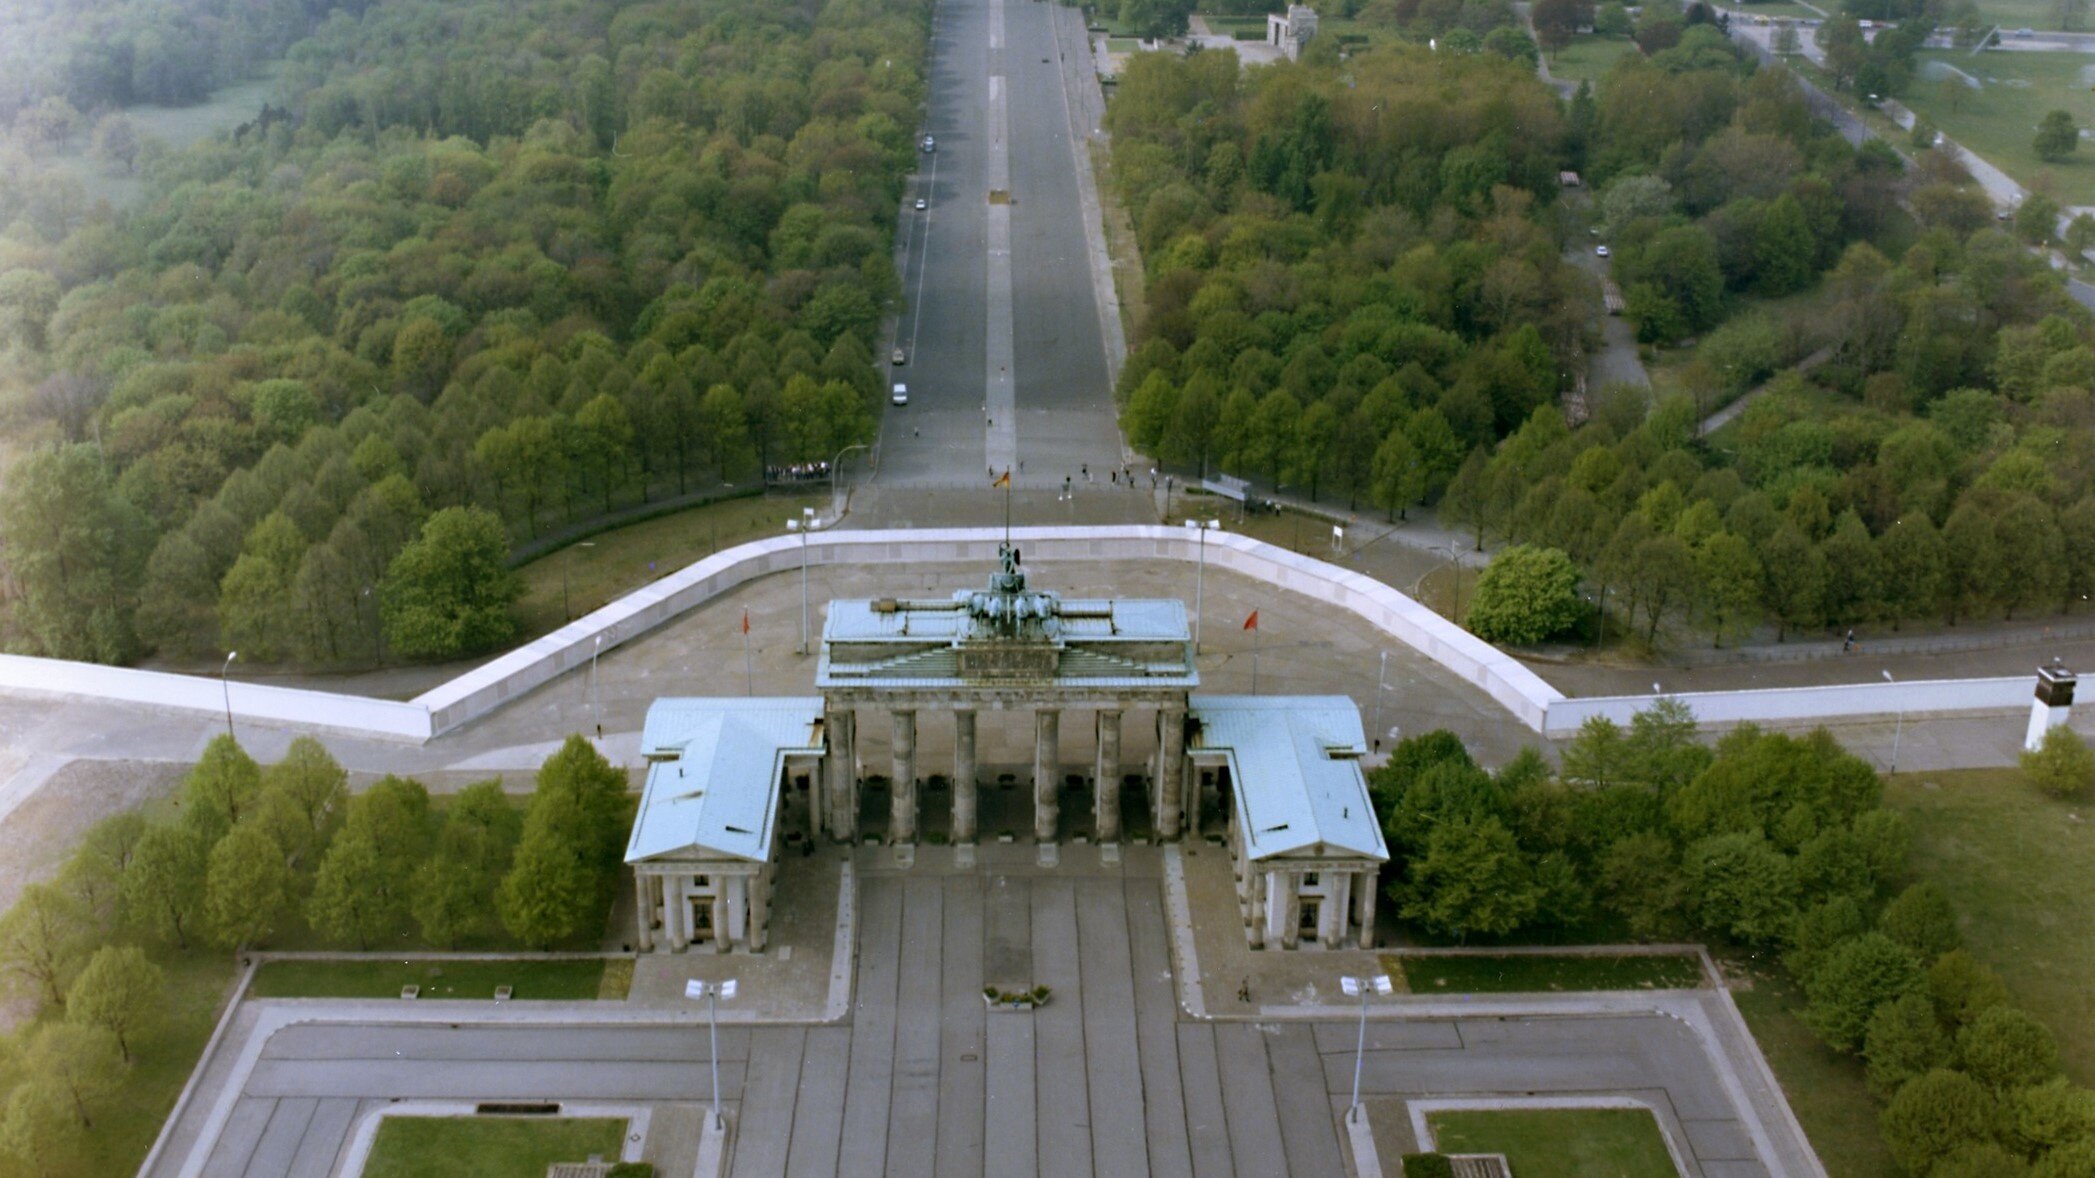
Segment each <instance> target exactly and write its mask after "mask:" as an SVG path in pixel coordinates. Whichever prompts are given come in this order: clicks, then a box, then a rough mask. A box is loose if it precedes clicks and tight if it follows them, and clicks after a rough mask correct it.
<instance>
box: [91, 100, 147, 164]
mask: <svg viewBox="0 0 2095 1178" xmlns="http://www.w3.org/2000/svg"><path fill="white" fill-rule="evenodd" d="M139 146H140V145H139V142H138V128H137V127H136V126H134V125H133V124H132V122H131V120H130V118H129V117H128V116H126V115H124V114H121V113H118V114H110V115H104V116H102V120H101V121H100V122H98V123H96V124H95V135H94V145H93V147H92V148H91V149H90V150H92V151H93V153H94V157H95V158H96V159H98V160H103V161H106V162H108V163H112V164H120V165H122V166H123V169H124V174H125V175H126V176H128V175H130V174H131V172H132V170H133V169H134V167H135V166H136V165H137V162H138V149H139Z"/></svg>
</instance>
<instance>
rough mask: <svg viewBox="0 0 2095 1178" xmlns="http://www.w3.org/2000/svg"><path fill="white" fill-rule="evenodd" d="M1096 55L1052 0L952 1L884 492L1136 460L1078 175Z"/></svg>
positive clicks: (1032, 483) (900, 328)
mask: <svg viewBox="0 0 2095 1178" xmlns="http://www.w3.org/2000/svg"><path fill="white" fill-rule="evenodd" d="M1082 44H1083V31H1082V16H1081V14H1080V13H1079V12H1078V11H1077V10H1076V9H1072V8H1067V7H1064V6H1062V5H1059V4H1052V3H1047V2H1045V0H948V2H947V3H943V4H941V5H940V6H939V10H938V15H937V18H936V20H935V22H934V25H933V36H932V56H931V74H930V100H929V110H928V111H927V114H926V118H925V126H924V130H925V131H926V132H928V133H930V134H931V135H932V136H933V137H934V138H935V139H936V141H937V150H936V151H935V152H931V153H921V152H920V153H919V157H918V158H919V161H920V163H921V164H922V170H921V172H920V173H919V175H918V177H917V181H916V184H915V186H914V187H913V189H912V197H911V199H912V200H913V199H914V198H915V197H916V196H922V197H923V198H924V199H926V200H927V201H928V202H929V203H930V208H928V209H927V210H925V211H923V212H917V211H915V210H914V209H908V208H905V210H904V212H903V214H902V215H903V223H902V228H901V233H900V234H899V237H900V240H901V249H900V250H899V251H898V252H899V253H900V255H901V258H902V285H903V291H904V299H905V307H904V310H903V313H902V314H901V316H900V317H899V318H898V320H897V323H896V342H897V344H898V345H899V346H901V347H902V348H903V349H904V352H905V355H906V357H907V363H906V364H903V365H901V366H899V367H896V368H894V371H893V377H892V379H893V380H895V381H901V382H904V383H906V384H907V385H908V386H909V404H908V405H907V406H900V407H896V406H889V407H888V409H887V411H886V414H885V416H884V420H883V422H882V427H881V443H880V461H879V469H878V471H877V473H876V474H875V475H874V476H873V478H872V480H871V482H872V485H873V487H875V488H877V489H882V490H893V489H898V488H918V487H932V486H945V487H975V486H981V485H982V484H983V483H984V482H986V481H987V476H988V474H989V472H990V470H991V469H992V468H994V469H996V470H998V471H1001V470H1003V469H1005V468H1007V467H1008V468H1011V469H1012V470H1013V472H1014V477H1015V479H1016V481H1018V482H1019V484H1020V485H1021V486H1029V487H1032V488H1035V489H1044V488H1046V487H1047V486H1049V485H1050V484H1053V485H1055V486H1058V487H1059V485H1060V482H1061V479H1062V477H1063V475H1064V474H1067V475H1069V476H1072V477H1073V478H1075V479H1077V480H1081V479H1082V474H1081V471H1082V469H1083V468H1084V467H1086V466H1088V467H1090V468H1091V469H1092V470H1094V471H1099V472H1103V471H1104V470H1106V469H1108V468H1109V467H1111V466H1113V465H1115V464H1118V463H1119V462H1120V461H1122V450H1121V443H1120V434H1119V430H1118V427H1117V425H1116V423H1115V420H1114V412H1113V398H1112V390H1111V387H1110V382H1109V379H1108V376H1107V366H1106V353H1105V345H1104V341H1103V338H1102V333H1101V330H1100V325H1099V306H1098V298H1097V295H1096V293H1095V291H1094V287H1093V283H1092V273H1093V269H1092V264H1091V261H1092V260H1091V258H1090V255H1089V253H1088V252H1087V247H1086V236H1085V226H1084V217H1085V216H1086V210H1085V208H1084V204H1083V202H1082V201H1081V200H1080V197H1079V187H1078V178H1077V174H1076V169H1077V168H1078V167H1079V166H1080V161H1081V155H1080V152H1081V151H1082V150H1083V149H1082V145H1081V144H1080V143H1078V141H1077V139H1076V135H1075V133H1076V132H1077V131H1088V130H1089V128H1088V127H1079V126H1078V123H1079V122H1080V121H1081V120H1080V119H1079V117H1078V115H1077V114H1076V112H1077V111H1078V110H1080V109H1082V108H1081V107H1078V106H1075V105H1073V104H1072V102H1071V101H1070V94H1069V92H1068V89H1067V87H1068V86H1071V85H1089V86H1096V84H1097V83H1096V81H1095V80H1094V79H1092V78H1091V77H1090V76H1089V74H1088V73H1087V72H1085V71H1082V70H1066V69H1065V68H1064V66H1065V64H1066V60H1067V55H1068V54H1071V53H1078V54H1081V47H1082ZM998 192H1002V193H1008V197H1005V196H999V195H996V194H997V193H998ZM1021 464H1023V465H1024V469H1023V470H1022V471H1021V470H1020V469H1019V467H1020V465H1021ZM1100 477H1101V478H1103V476H1102V475H1101V476H1100Z"/></svg>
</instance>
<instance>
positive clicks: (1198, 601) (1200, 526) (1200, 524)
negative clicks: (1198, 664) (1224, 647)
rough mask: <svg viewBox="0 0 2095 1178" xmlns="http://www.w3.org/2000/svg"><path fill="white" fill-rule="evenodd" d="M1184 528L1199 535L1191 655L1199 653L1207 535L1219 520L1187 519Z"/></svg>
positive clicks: (1218, 524)
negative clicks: (1198, 566)
mask: <svg viewBox="0 0 2095 1178" xmlns="http://www.w3.org/2000/svg"><path fill="white" fill-rule="evenodd" d="M1186 526H1187V527H1189V528H1191V529H1193V531H1195V532H1197V533H1199V535H1200V571H1199V572H1198V573H1196V574H1195V575H1194V580H1193V653H1194V654H1199V653H1200V613H1201V606H1202V595H1203V592H1204V591H1205V590H1206V588H1207V580H1208V533H1209V532H1212V531H1214V530H1216V529H1217V528H1220V527H1221V526H1222V521H1221V520H1219V519H1189V520H1187V521H1186Z"/></svg>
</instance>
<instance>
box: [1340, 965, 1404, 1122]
mask: <svg viewBox="0 0 2095 1178" xmlns="http://www.w3.org/2000/svg"><path fill="white" fill-rule="evenodd" d="M1338 986H1339V989H1341V990H1344V991H1345V992H1346V997H1348V998H1352V997H1354V996H1356V995H1358V996H1359V998H1360V1038H1359V1039H1357V1040H1355V1041H1354V1045H1353V1102H1352V1103H1351V1104H1349V1105H1347V1106H1346V1116H1347V1118H1348V1119H1351V1120H1353V1123H1354V1124H1360V1123H1361V1121H1362V1120H1364V1119H1365V1118H1362V1117H1361V1108H1360V1063H1361V1060H1362V1059H1364V1058H1366V1056H1367V1053H1368V991H1370V990H1373V991H1374V992H1375V993H1377V994H1380V995H1382V996H1383V997H1384V998H1387V997H1389V995H1390V992H1391V991H1392V990H1394V989H1395V987H1394V986H1391V985H1390V984H1389V975H1388V974H1382V973H1378V974H1376V975H1375V976H1373V977H1367V978H1340V979H1339V980H1338Z"/></svg>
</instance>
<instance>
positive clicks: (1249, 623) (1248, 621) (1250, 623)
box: [1244, 610, 1258, 630]
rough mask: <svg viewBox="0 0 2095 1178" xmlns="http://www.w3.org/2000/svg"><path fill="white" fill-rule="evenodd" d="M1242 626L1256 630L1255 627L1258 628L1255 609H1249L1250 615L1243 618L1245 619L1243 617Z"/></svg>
mask: <svg viewBox="0 0 2095 1178" xmlns="http://www.w3.org/2000/svg"><path fill="white" fill-rule="evenodd" d="M1244 628H1245V629H1246V630H1256V629H1258V611H1257V610H1252V611H1251V616H1250V617H1248V618H1245V619H1244Z"/></svg>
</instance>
